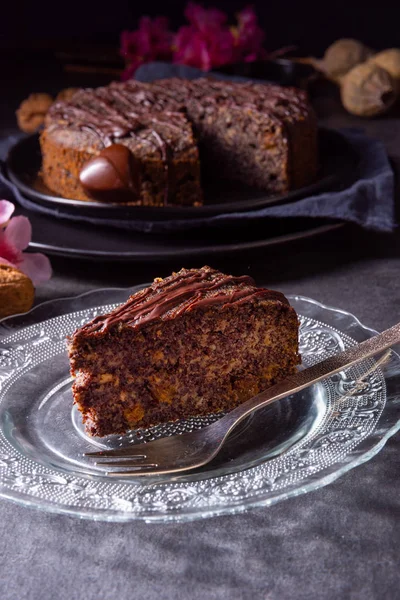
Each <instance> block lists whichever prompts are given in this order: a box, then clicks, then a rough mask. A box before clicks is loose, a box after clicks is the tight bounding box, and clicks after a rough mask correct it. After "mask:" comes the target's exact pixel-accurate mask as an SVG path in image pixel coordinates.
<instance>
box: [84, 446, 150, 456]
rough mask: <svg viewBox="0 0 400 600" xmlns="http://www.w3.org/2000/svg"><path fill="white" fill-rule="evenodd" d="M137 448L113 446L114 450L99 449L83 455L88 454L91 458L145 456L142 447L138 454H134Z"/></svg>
mask: <svg viewBox="0 0 400 600" xmlns="http://www.w3.org/2000/svg"><path fill="white" fill-rule="evenodd" d="M135 452H137V450H135V447H134V446H133V447H131V448H115V449H114V450H100V451H99V452H85V453H84V455H83V456H90V457H91V458H96V457H98V458H123V457H124V456H126V457H128V458H133V457H136V458H146V456H147V455H146V454H144V453H143V449H142V450H140V454H136V453H135Z"/></svg>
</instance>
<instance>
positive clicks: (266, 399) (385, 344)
mask: <svg viewBox="0 0 400 600" xmlns="http://www.w3.org/2000/svg"><path fill="white" fill-rule="evenodd" d="M399 342H400V323H397V325H394V326H393V327H390V329H386V330H385V331H383V332H382V333H379V334H378V335H375V336H373V337H372V338H369V339H368V340H365V341H364V342H361V343H360V344H358V345H357V346H353V347H352V348H348V349H347V350H344V352H340V353H339V354H335V355H334V356H331V357H330V358H327V359H325V360H323V361H321V362H319V363H317V364H315V365H313V366H312V367H308V368H307V369H304V370H303V371H297V373H295V374H294V375H290V376H289V377H287V378H286V379H285V380H283V381H281V382H280V383H277V384H275V385H273V386H272V387H270V388H268V389H267V390H265V391H264V392H261V393H260V394H257V396H254V397H253V398H251V399H250V400H248V401H247V402H244V403H243V404H240V405H239V406H237V407H236V408H235V409H233V410H232V411H230V412H229V413H228V414H227V415H225V416H224V417H222V419H220V420H219V421H217V423H218V422H219V423H221V422H222V421H223V422H224V428H226V433H225V435H224V438H226V437H227V436H228V435H229V433H230V432H231V431H232V429H233V428H234V427H236V425H238V423H240V421H242V420H243V419H244V418H245V417H247V416H248V415H249V414H250V413H252V412H254V411H255V410H258V409H260V408H263V407H265V406H268V405H269V404H273V403H274V402H277V401H278V400H281V399H282V398H285V397H287V396H289V395H290V394H294V393H295V392H300V391H301V390H303V389H305V388H307V387H309V386H310V385H312V384H314V383H317V382H318V381H321V379H325V378H327V377H330V376H331V375H334V374H335V373H338V372H339V371H342V370H343V369H346V368H348V367H351V366H352V365H355V364H356V363H358V362H360V361H362V360H365V359H366V358H370V357H371V356H375V355H376V354H379V353H380V352H383V351H384V350H387V349H388V348H390V347H391V346H393V345H394V344H397V343H399ZM221 424H222V423H221Z"/></svg>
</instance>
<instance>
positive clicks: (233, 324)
mask: <svg viewBox="0 0 400 600" xmlns="http://www.w3.org/2000/svg"><path fill="white" fill-rule="evenodd" d="M297 338H298V320H297V316H296V313H295V311H294V310H293V308H291V307H290V305H289V303H288V301H287V300H286V298H285V297H284V296H283V295H282V294H280V293H279V292H273V291H270V290H266V289H263V288H257V287H256V286H255V285H254V282H253V281H252V279H251V278H250V277H247V276H244V277H233V276H228V275H224V274H222V273H220V272H218V271H215V270H213V269H211V268H209V267H203V268H202V269H198V270H185V269H183V270H181V271H180V272H179V273H176V274H173V275H172V276H170V277H167V278H166V279H164V280H156V281H155V282H154V284H152V285H151V286H150V287H148V288H145V289H144V290H142V291H139V292H137V293H136V294H134V295H133V296H131V297H130V298H129V299H128V301H127V302H126V303H125V304H123V305H122V306H121V307H118V308H117V309H116V310H114V311H113V312H111V313H109V314H108V315H102V316H99V317H96V318H95V319H94V320H93V321H91V322H90V323H88V324H86V325H84V326H83V327H81V328H80V329H78V330H77V331H76V332H75V334H74V335H73V336H72V338H71V340H70V343H69V356H70V362H71V373H72V375H73V376H74V378H75V380H74V384H73V394H74V400H75V402H76V404H77V406H78V408H79V410H80V411H81V412H82V415H83V420H84V422H85V423H86V428H87V431H88V432H89V433H91V434H92V435H100V436H102V435H107V434H110V433H123V432H124V431H127V430H129V429H132V428H137V427H149V426H151V425H156V424H159V423H162V422H166V421H173V420H176V419H181V418H187V417H190V416H196V415H206V414H209V413H214V412H218V411H223V410H230V409H232V408H234V407H235V406H237V405H238V404H239V403H240V402H243V401H245V400H247V399H249V398H250V397H252V396H253V395H255V394H256V393H258V392H259V391H261V390H262V389H264V388H266V387H268V386H269V385H271V384H273V383H276V382H277V381H280V380H281V379H282V378H284V377H286V376H287V375H288V374H289V373H292V372H293V370H294V369H295V366H296V365H297V364H298V362H299V355H298V340H297Z"/></svg>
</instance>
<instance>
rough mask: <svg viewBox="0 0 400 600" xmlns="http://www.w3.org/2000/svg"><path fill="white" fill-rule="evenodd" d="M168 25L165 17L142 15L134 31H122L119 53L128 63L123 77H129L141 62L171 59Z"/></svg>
mask: <svg viewBox="0 0 400 600" xmlns="http://www.w3.org/2000/svg"><path fill="white" fill-rule="evenodd" d="M168 26H169V22H168V19H166V18H165V17H156V18H155V19H151V18H150V17H142V18H141V19H140V21H139V28H138V29H137V30H136V31H123V32H122V34H121V55H122V56H123V57H124V58H125V60H126V62H127V64H128V67H127V69H126V70H125V71H124V73H123V79H129V78H130V77H131V76H132V75H133V73H134V72H135V71H136V69H137V68H138V67H139V66H140V65H141V64H143V63H146V62H150V61H153V60H170V59H171V57H172V49H171V45H172V40H173V34H172V32H171V31H169V29H168Z"/></svg>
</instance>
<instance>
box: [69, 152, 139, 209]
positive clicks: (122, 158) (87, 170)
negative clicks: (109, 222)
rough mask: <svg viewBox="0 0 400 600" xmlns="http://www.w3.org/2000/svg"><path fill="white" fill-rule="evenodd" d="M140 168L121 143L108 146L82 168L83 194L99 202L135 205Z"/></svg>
mask: <svg viewBox="0 0 400 600" xmlns="http://www.w3.org/2000/svg"><path fill="white" fill-rule="evenodd" d="M138 167H139V165H138V164H137V161H136V159H135V157H134V156H133V154H132V152H131V151H130V150H129V148H127V147H126V146H124V145H123V144H111V146H107V147H106V148H103V150H101V152H100V153H99V154H98V155H97V156H95V157H94V158H92V159H91V160H89V161H88V162H87V163H86V164H85V165H84V166H83V168H82V170H81V172H80V175H79V181H80V183H81V185H82V187H83V189H84V190H85V192H86V193H87V194H88V195H89V196H90V197H91V198H93V199H95V200H99V201H101V202H134V201H135V200H136V199H137V198H138V196H139V193H140V175H139V168H138Z"/></svg>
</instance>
